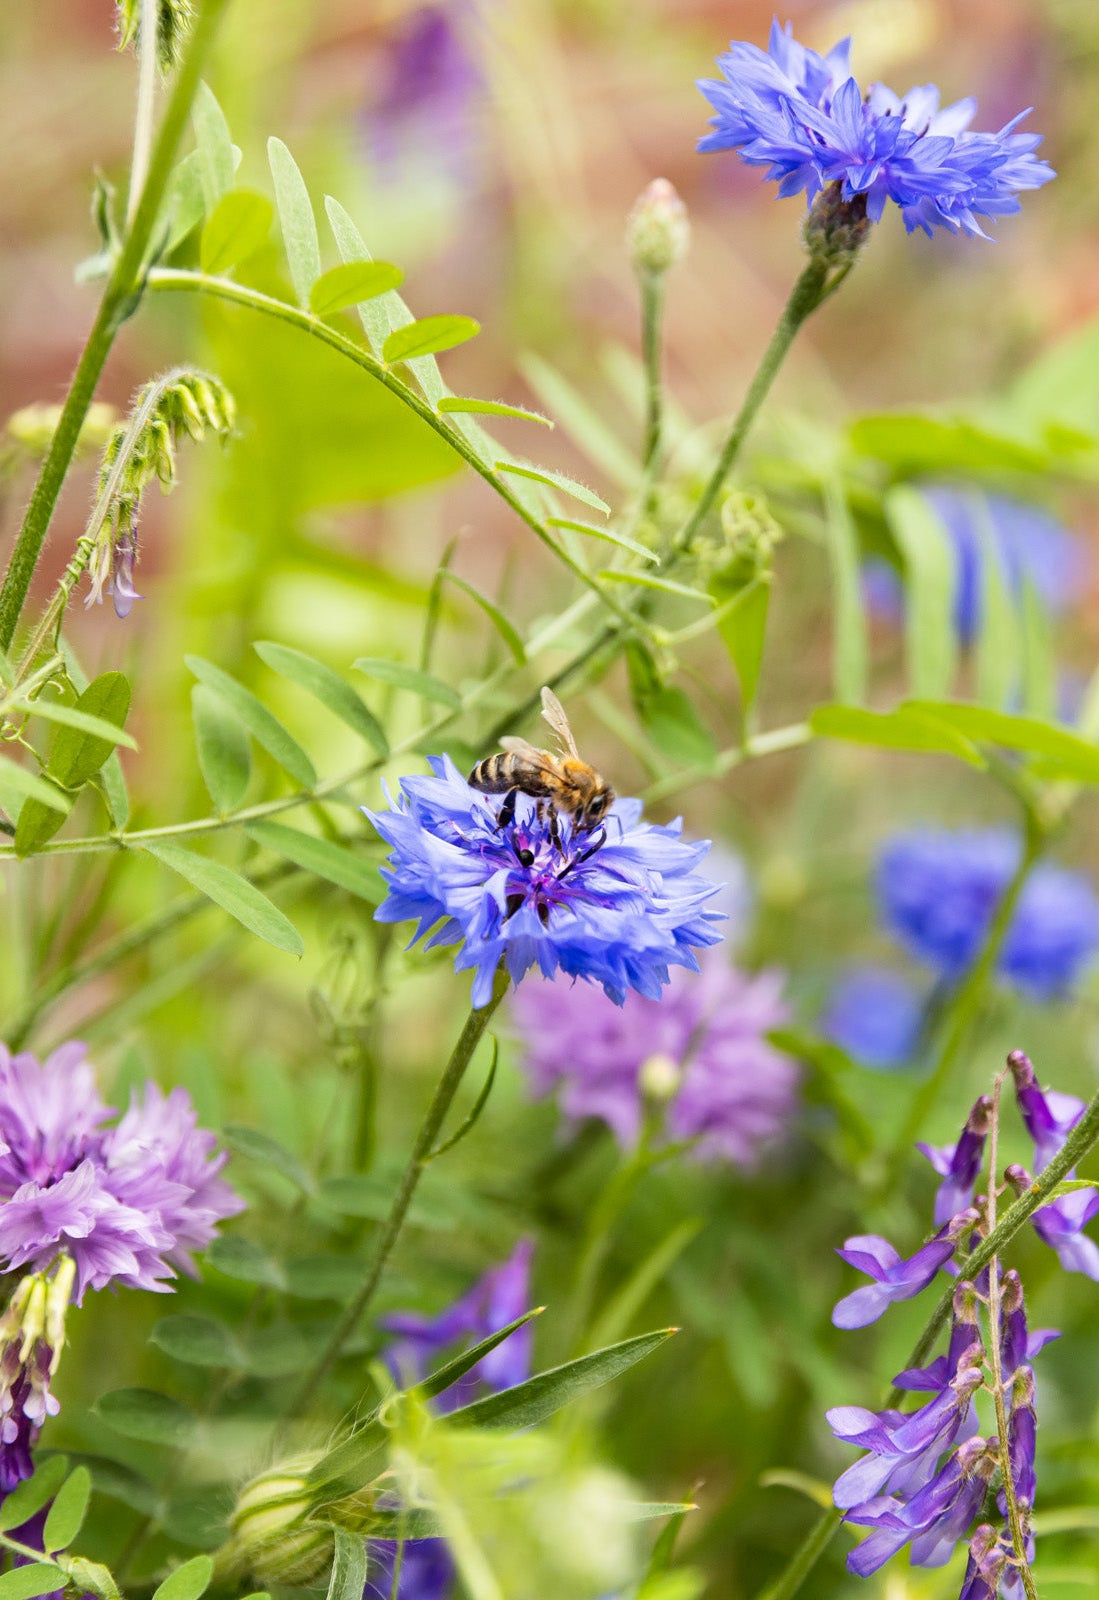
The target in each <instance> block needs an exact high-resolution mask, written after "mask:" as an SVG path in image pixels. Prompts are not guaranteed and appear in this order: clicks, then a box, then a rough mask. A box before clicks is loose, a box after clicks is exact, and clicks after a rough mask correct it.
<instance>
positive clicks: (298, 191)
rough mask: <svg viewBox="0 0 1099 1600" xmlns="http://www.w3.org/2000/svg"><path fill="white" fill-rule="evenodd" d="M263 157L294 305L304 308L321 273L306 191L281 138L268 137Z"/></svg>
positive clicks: (317, 244) (316, 240) (312, 218)
mask: <svg viewBox="0 0 1099 1600" xmlns="http://www.w3.org/2000/svg"><path fill="white" fill-rule="evenodd" d="M267 160H268V162H269V164H270V167H271V177H272V180H273V181H274V185H275V203H276V204H277V206H278V208H279V223H280V225H281V227H282V238H283V243H284V244H285V245H286V259H287V263H288V264H289V267H290V281H291V283H292V284H293V285H294V293H295V294H296V295H297V297H298V304H299V305H300V306H305V307H308V305H309V294H310V290H311V289H312V287H313V285H314V283H316V281H317V279H318V278H319V277H320V275H321V246H320V240H319V239H318V237H317V219H316V217H314V215H313V206H312V202H311V201H310V199H309V190H308V189H307V188H306V187H305V179H304V178H303V177H302V175H301V173H300V171H299V170H298V164H297V162H296V161H295V160H294V158H293V156H292V155H291V154H290V152H289V150H288V149H287V148H286V146H285V145H284V144H283V142H282V140H281V139H275V138H271V139H268V141H267Z"/></svg>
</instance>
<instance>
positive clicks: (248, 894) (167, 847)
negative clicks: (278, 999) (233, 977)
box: [142, 839, 305, 956]
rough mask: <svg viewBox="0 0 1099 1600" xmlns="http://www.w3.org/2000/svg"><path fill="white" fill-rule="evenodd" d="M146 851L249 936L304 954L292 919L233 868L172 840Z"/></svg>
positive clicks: (147, 846)
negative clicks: (236, 923) (226, 913)
mask: <svg viewBox="0 0 1099 1600" xmlns="http://www.w3.org/2000/svg"><path fill="white" fill-rule="evenodd" d="M142 849H143V850H145V852H146V853H147V854H148V855H151V856H153V857H154V858H155V859H156V860H157V861H159V862H161V863H162V864H163V865H164V866H166V867H170V868H171V870H172V871H173V872H178V873H179V876H180V877H181V878H184V879H186V881H187V882H188V883H189V884H190V885H191V887H192V888H193V889H197V890H198V891H199V892H200V893H201V894H204V895H206V897H207V899H209V900H212V901H213V902H214V904H215V905H218V906H220V907H221V909H222V910H223V911H227V912H228V913H229V915H230V916H231V917H235V918H236V920H237V921H238V922H239V923H240V924H241V926H242V927H245V928H247V929H248V931H249V933H254V934H255V935H256V937H257V938H259V939H264V940H266V942H267V943H268V944H273V945H274V946H275V948H276V949H277V950H286V951H288V952H289V953H290V955H292V956H300V955H302V954H303V953H304V951H305V944H304V942H303V940H302V936H301V934H300V933H299V932H298V930H297V928H295V926H294V924H293V923H292V922H291V921H290V920H289V918H288V917H285V916H283V914H282V912H281V911H280V910H279V909H278V907H277V906H276V905H273V904H272V903H271V901H270V900H268V898H267V896H266V895H265V894H261V893H260V891H259V890H258V889H257V888H256V887H255V885H254V884H251V883H249V882H248V880H247V879H246V878H242V877H240V875H239V874H238V873H236V872H233V871H232V869H231V868H229V867H226V866H224V865H223V864H222V863H221V862H220V861H214V860H212V859H211V858H210V857H209V856H199V855H196V854H195V852H194V851H193V850H185V849H184V848H183V846H182V845H179V844H175V843H174V842H173V841H172V840H170V839H153V840H149V841H148V842H146V843H143V845H142Z"/></svg>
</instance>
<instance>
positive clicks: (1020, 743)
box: [901, 700, 1099, 783]
mask: <svg viewBox="0 0 1099 1600" xmlns="http://www.w3.org/2000/svg"><path fill="white" fill-rule="evenodd" d="M901 710H902V711H912V712H918V713H922V714H924V715H926V716H928V717H932V718H934V719H935V720H936V721H937V722H939V723H942V724H945V725H946V726H948V727H950V728H953V729H956V730H957V732H958V733H960V734H962V735H963V736H964V737H965V738H967V739H971V740H979V741H980V742H982V743H988V744H997V745H1002V746H1003V747H1004V748H1005V749H1007V750H1021V751H1022V752H1023V753H1024V754H1026V755H1029V756H1036V757H1041V758H1042V759H1043V761H1048V762H1050V763H1055V764H1056V767H1057V773H1056V776H1058V777H1063V778H1075V779H1078V780H1079V781H1080V782H1082V783H1099V745H1095V744H1091V743H1090V742H1089V741H1088V740H1087V739H1081V738H1080V737H1079V735H1077V734H1075V733H1072V732H1071V731H1070V730H1069V729H1068V728H1061V727H1058V726H1057V725H1056V724H1055V723H1051V722H1044V721H1042V720H1041V719H1040V718H1038V717H1023V716H1015V715H1012V714H1011V713H1010V712H1006V711H993V710H992V709H991V708H990V707H988V706H970V705H965V704H963V703H962V702H960V701H956V700H913V701H909V702H907V704H906V705H904V706H902V707H901Z"/></svg>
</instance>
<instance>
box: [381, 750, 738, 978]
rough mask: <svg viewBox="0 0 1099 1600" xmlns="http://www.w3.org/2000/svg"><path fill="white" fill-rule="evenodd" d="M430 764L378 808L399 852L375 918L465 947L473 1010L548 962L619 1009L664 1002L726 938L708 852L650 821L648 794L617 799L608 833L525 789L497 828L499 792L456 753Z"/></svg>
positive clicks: (675, 827) (462, 963) (461, 962)
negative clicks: (471, 780)
mask: <svg viewBox="0 0 1099 1600" xmlns="http://www.w3.org/2000/svg"><path fill="white" fill-rule="evenodd" d="M428 764H429V766H430V767H431V775H430V776H428V777H411V778H402V780H401V796H400V799H399V800H398V801H397V803H396V804H395V805H394V806H393V808H392V809H391V810H389V811H381V812H368V813H367V815H368V816H369V817H370V820H371V821H372V822H373V824H374V826H375V827H376V828H377V830H378V832H379V833H380V834H381V836H382V838H383V839H384V840H385V841H386V843H387V844H388V845H389V846H390V847H391V850H392V854H391V856H390V858H389V862H388V865H387V866H385V867H383V868H382V876H383V878H384V879H385V881H386V884H387V885H388V889H389V893H388V896H387V898H386V899H385V901H384V902H383V903H382V905H381V906H379V907H378V910H377V912H376V916H377V917H378V920H379V921H381V922H407V921H410V920H415V921H416V922H417V923H418V927H417V930H416V933H415V935H414V939H415V938H420V937H422V936H423V935H424V934H426V933H428V932H429V930H431V929H432V928H435V932H434V934H433V935H432V937H431V939H430V940H429V941H428V946H429V947H431V946H434V945H446V944H456V945H458V946H459V949H458V954H457V956H456V958H455V967H456V968H457V970H458V971H463V970H465V969H467V968H470V967H472V968H473V969H474V973H475V977H474V982H473V1004H474V1006H478V1007H480V1006H484V1005H486V1004H487V1003H488V1001H489V999H490V997H491V995H492V986H493V980H494V977H495V974H496V971H497V968H498V967H499V966H500V964H501V962H503V963H504V964H505V966H506V968H507V971H508V973H509V974H510V976H511V978H512V981H513V982H515V983H518V982H519V980H520V979H521V978H522V977H523V975H524V974H525V973H526V972H527V971H529V969H530V968H531V967H533V966H537V967H538V968H539V970H540V971H541V972H542V974H543V976H544V977H552V976H553V975H554V973H556V972H558V971H560V972H561V973H563V974H565V976H567V977H571V978H584V979H586V980H588V981H589V982H591V983H599V984H602V986H603V988H604V990H605V991H606V993H607V994H608V995H610V996H611V998H612V999H614V1000H616V1001H619V1002H621V1001H622V1000H624V999H625V997H626V994H627V992H628V991H629V990H630V989H636V990H637V991H638V993H639V994H644V995H648V996H649V997H650V998H653V999H655V998H657V996H659V994H660V992H661V990H662V988H663V987H664V985H665V984H666V983H667V982H668V976H669V967H672V966H682V967H687V968H689V969H691V970H692V971H696V970H697V968H698V962H697V959H696V957H695V954H694V952H695V949H697V948H700V947H704V946H706V945H711V944H716V943H717V942H718V940H719V939H720V937H721V935H720V933H719V931H718V926H717V924H718V923H719V921H720V917H719V915H718V914H717V913H715V912H713V911H711V909H710V906H709V902H710V900H711V899H712V897H713V895H714V894H715V893H716V892H717V891H716V886H715V885H713V884H711V883H708V882H707V880H706V879H705V878H702V877H700V876H699V875H698V874H697V873H696V872H695V870H694V869H695V867H696V866H697V865H698V863H699V862H700V861H701V859H702V857H703V856H704V855H705V854H706V851H707V849H708V848H709V846H708V845H707V844H705V843H703V844H687V843H685V842H684V841H683V839H682V838H681V837H680V834H681V826H680V824H679V823H678V822H677V823H673V824H672V825H671V826H668V827H661V826H658V825H656V824H654V823H644V822H642V820H641V810H642V807H641V802H640V801H639V800H618V801H616V802H615V804H614V806H613V807H612V809H611V810H610V811H609V812H608V814H607V816H606V820H605V823H604V825H603V826H602V827H600V828H599V829H598V830H596V831H595V832H584V831H578V830H577V828H576V827H575V826H574V823H573V820H572V819H571V818H570V817H560V818H556V817H555V814H554V813H553V812H552V811H549V812H547V810H546V808H545V807H544V806H539V804H538V803H537V802H536V801H534V800H533V799H531V798H530V797H529V796H528V795H519V797H518V803H517V805H516V808H515V815H514V818H513V820H512V821H511V822H509V823H507V825H506V826H505V827H500V826H499V823H498V820H497V819H498V813H499V810H500V806H501V804H502V800H501V798H500V797H496V796H490V795H484V794H480V793H479V792H478V791H477V790H476V789H472V788H470V786H469V784H468V783H467V782H466V780H465V779H464V778H463V777H462V775H461V774H460V773H459V772H458V769H457V768H456V767H455V765H454V763H453V762H452V761H451V760H450V758H449V757H448V756H429V757H428ZM436 924H439V926H438V927H436Z"/></svg>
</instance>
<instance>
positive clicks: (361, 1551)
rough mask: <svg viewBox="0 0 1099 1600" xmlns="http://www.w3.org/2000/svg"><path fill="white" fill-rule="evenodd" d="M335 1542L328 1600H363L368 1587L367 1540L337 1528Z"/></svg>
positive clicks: (344, 1529)
mask: <svg viewBox="0 0 1099 1600" xmlns="http://www.w3.org/2000/svg"><path fill="white" fill-rule="evenodd" d="M335 1542H336V1550H335V1555H334V1557H333V1561H332V1576H331V1577H330V1578H329V1580H328V1597H327V1600H362V1595H363V1589H364V1588H365V1587H366V1540H365V1539H364V1538H363V1536H362V1534H361V1533H360V1534H354V1533H349V1532H348V1531H347V1529H346V1528H337V1529H336V1530H335Z"/></svg>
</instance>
